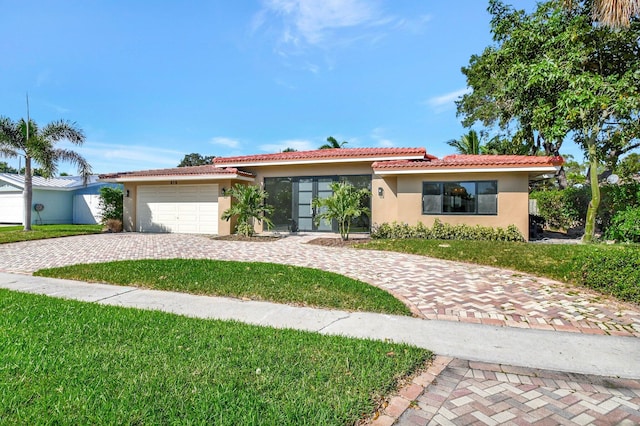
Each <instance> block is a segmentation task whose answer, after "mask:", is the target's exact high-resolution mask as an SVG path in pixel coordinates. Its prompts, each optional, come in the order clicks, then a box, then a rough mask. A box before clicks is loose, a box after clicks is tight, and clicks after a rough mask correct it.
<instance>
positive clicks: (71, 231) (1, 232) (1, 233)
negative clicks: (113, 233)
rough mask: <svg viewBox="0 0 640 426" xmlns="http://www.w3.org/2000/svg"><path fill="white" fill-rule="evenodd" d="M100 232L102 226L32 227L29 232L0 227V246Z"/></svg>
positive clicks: (19, 226)
mask: <svg viewBox="0 0 640 426" xmlns="http://www.w3.org/2000/svg"><path fill="white" fill-rule="evenodd" d="M100 232H102V225H33V226H32V230H31V231H23V228H22V225H18V226H0V244H6V243H15V242H18V241H29V240H42V239H45V238H57V237H69V236H72V235H85V234H99V233H100Z"/></svg>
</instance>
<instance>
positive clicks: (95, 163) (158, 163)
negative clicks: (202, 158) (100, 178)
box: [58, 142, 186, 173]
mask: <svg viewBox="0 0 640 426" xmlns="http://www.w3.org/2000/svg"><path fill="white" fill-rule="evenodd" d="M58 147H60V148H65V149H71V150H73V151H76V152H78V153H79V154H80V155H82V156H83V157H85V158H86V159H87V161H88V162H89V164H91V166H92V168H93V171H94V173H107V172H116V171H130V170H144V169H155V168H165V167H176V166H177V165H178V163H179V162H180V160H181V159H182V158H183V157H184V155H185V154H186V153H185V152H182V151H176V150H172V149H163V148H158V147H156V146H144V145H123V144H107V143H101V142H86V143H85V144H84V145H82V146H76V145H73V144H71V143H69V142H62V143H60V144H59V145H58ZM60 166H61V170H63V166H68V165H67V164H64V165H63V164H60ZM66 168H71V169H73V167H64V169H66Z"/></svg>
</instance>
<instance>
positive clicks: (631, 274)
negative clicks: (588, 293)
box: [581, 247, 640, 304]
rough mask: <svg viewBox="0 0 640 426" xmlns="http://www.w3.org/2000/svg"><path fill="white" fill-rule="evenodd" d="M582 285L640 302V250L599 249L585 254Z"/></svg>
mask: <svg viewBox="0 0 640 426" xmlns="http://www.w3.org/2000/svg"><path fill="white" fill-rule="evenodd" d="M581 275H582V276H581V278H582V285H584V286H585V287H589V288H592V289H594V290H597V291H599V292H601V293H604V294H610V295H612V296H615V297H617V298H618V299H621V300H624V301H627V302H631V303H635V304H640V250H637V249H631V248H629V249H626V248H625V247H621V248H620V249H619V250H611V249H599V248H596V249H594V250H593V251H590V252H589V253H588V254H586V255H585V258H584V259H583V265H582V274H581Z"/></svg>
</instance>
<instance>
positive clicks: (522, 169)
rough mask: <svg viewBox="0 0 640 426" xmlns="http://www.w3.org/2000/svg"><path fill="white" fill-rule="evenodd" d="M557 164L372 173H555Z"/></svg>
mask: <svg viewBox="0 0 640 426" xmlns="http://www.w3.org/2000/svg"><path fill="white" fill-rule="evenodd" d="M559 168H560V167H559V166H525V167H464V168H463V167H442V168H423V169H417V168H416V169H402V168H397V169H388V170H387V169H384V168H382V169H374V171H373V173H374V174H376V175H380V176H385V175H388V176H391V175H411V174H417V175H423V174H450V173H509V172H528V173H538V172H540V173H545V172H553V173H555V172H556V171H557V170H559Z"/></svg>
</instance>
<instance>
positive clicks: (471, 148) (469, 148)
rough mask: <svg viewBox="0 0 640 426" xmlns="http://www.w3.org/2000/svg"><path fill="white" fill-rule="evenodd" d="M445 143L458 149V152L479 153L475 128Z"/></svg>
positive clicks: (479, 143)
mask: <svg viewBox="0 0 640 426" xmlns="http://www.w3.org/2000/svg"><path fill="white" fill-rule="evenodd" d="M447 145H449V146H452V147H454V148H455V149H456V151H458V154H476V155H478V154H480V152H481V149H480V145H481V142H480V136H478V132H476V131H475V130H469V133H467V134H466V135H462V136H461V137H460V139H451V140H450V141H447Z"/></svg>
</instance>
